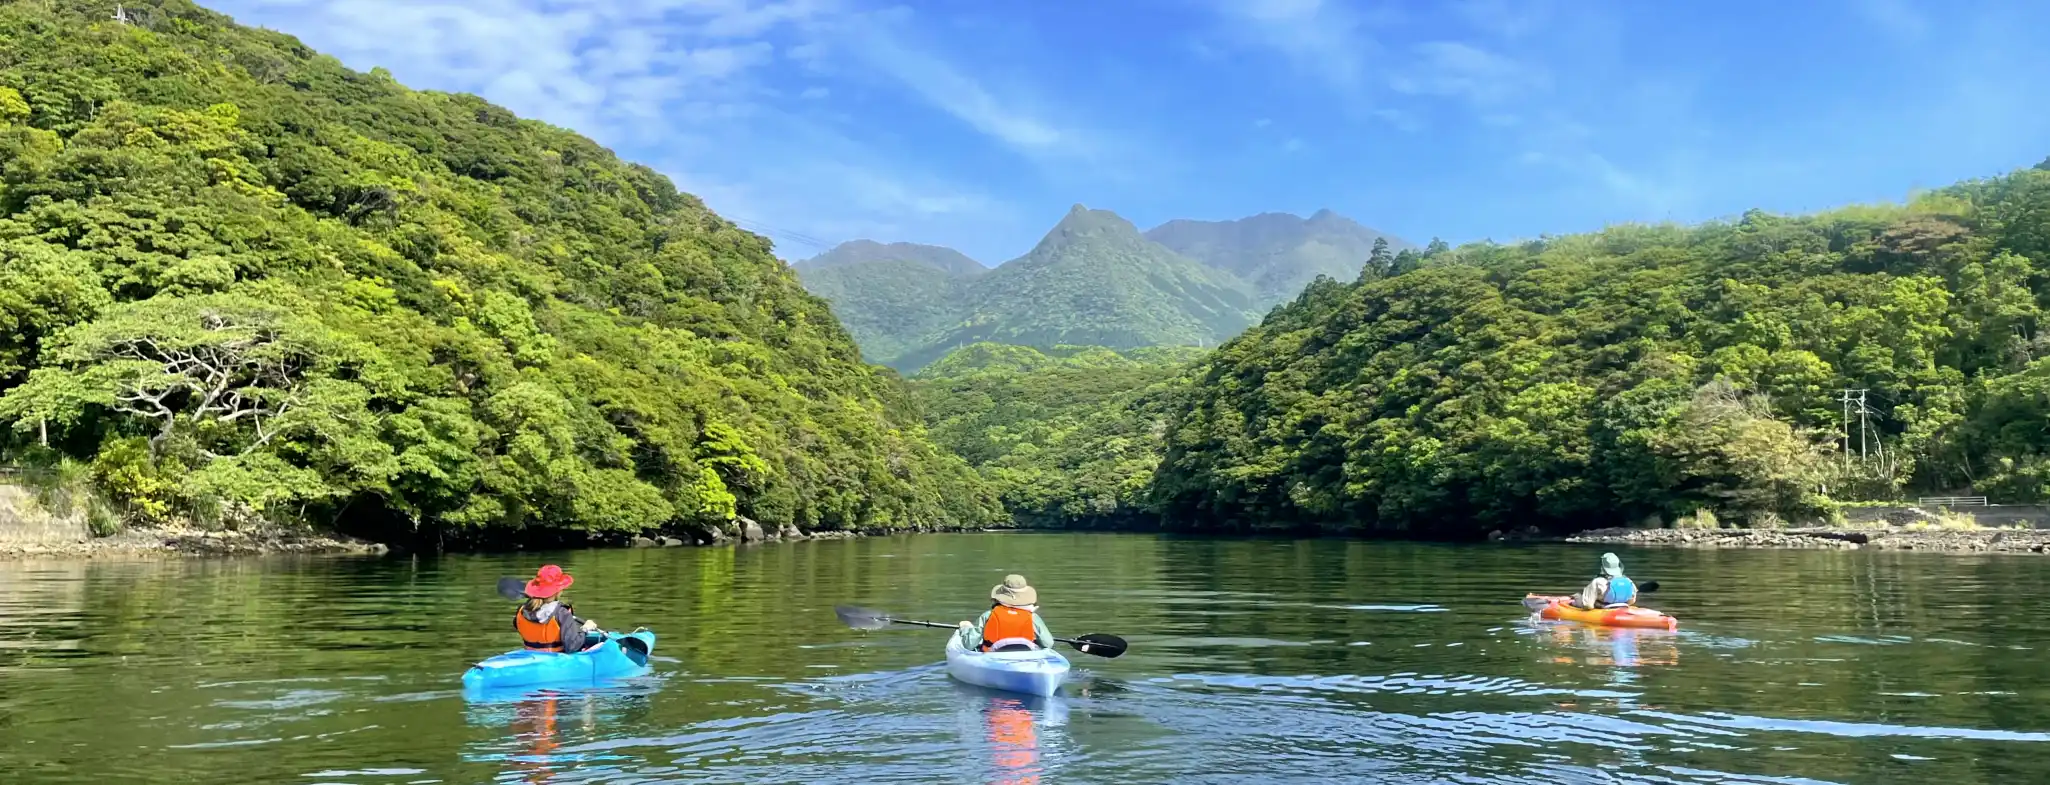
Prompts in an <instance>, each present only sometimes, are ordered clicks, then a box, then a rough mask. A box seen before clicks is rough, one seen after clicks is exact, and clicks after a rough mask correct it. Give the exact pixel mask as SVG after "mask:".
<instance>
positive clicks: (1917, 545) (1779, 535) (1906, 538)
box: [1560, 527, 2050, 553]
mask: <svg viewBox="0 0 2050 785" xmlns="http://www.w3.org/2000/svg"><path fill="white" fill-rule="evenodd" d="M1560 539H1562V540H1563V541H1565V542H1572V543H1592V544H1601V545H1632V546H1649V547H1676V548H1783V549H1839V550H1854V549H1860V548H1863V549H1869V550H1882V551H1935V552H1941V553H2050V530H2038V529H1939V528H1907V527H1885V528H1869V529H1855V528H1836V527H1830V528H1824V527H1815V528H1799V529H1595V530H1592V531H1585V532H1581V533H1579V534H1573V535H1568V536H1566V537H1563V538H1560Z"/></svg>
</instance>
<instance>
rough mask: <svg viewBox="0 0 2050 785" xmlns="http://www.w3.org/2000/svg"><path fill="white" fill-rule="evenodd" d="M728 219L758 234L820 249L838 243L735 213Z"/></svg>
mask: <svg viewBox="0 0 2050 785" xmlns="http://www.w3.org/2000/svg"><path fill="white" fill-rule="evenodd" d="M726 220H729V221H732V222H734V223H736V224H739V225H740V226H741V227H742V228H744V229H747V230H749V231H752V232H756V233H758V234H765V235H768V236H770V237H773V238H776V239H780V240H788V241H790V242H791V243H794V244H797V245H804V246H810V247H812V248H816V249H818V250H820V251H825V250H828V249H831V248H832V247H833V246H834V245H836V244H837V243H831V242H827V241H825V240H821V239H819V238H817V237H813V236H811V235H808V234H805V233H803V232H797V231H792V230H789V229H783V228H779V227H775V226H770V225H769V224H765V223H762V222H761V221H755V220H750V219H747V218H740V217H737V216H733V215H728V216H726Z"/></svg>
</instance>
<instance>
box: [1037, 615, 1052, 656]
mask: <svg viewBox="0 0 2050 785" xmlns="http://www.w3.org/2000/svg"><path fill="white" fill-rule="evenodd" d="M1032 634H1033V635H1034V636H1036V637H1038V638H1039V648H1042V649H1051V648H1053V642H1054V641H1053V633H1052V632H1050V631H1048V630H1047V629H1046V620H1045V619H1042V618H1040V617H1039V614H1037V613H1035V614H1032Z"/></svg>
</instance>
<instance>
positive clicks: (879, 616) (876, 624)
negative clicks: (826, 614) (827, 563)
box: [833, 605, 1128, 659]
mask: <svg viewBox="0 0 2050 785" xmlns="http://www.w3.org/2000/svg"><path fill="white" fill-rule="evenodd" d="M833 614H834V615H836V616H839V617H840V623H841V624H845V625H847V626H849V627H853V628H854V629H857V630H880V629H883V628H885V627H888V626H890V625H892V624H909V625H911V626H913V627H934V628H938V629H942V630H957V629H960V627H959V626H958V625H953V624H941V623H939V622H936V621H915V620H912V619H899V618H897V617H895V616H891V615H890V614H888V613H884V612H882V611H879V610H875V609H873V608H856V607H854V606H852V605H841V606H838V607H835V608H833ZM1054 640H1056V641H1060V642H1061V643H1065V644H1068V645H1069V646H1073V647H1075V651H1079V652H1081V653H1083V654H1093V655H1096V656H1098V657H1103V658H1105V659H1111V658H1115V657H1118V656H1121V655H1123V654H1124V653H1125V649H1126V648H1128V647H1127V646H1126V645H1125V639H1123V638H1120V637H1118V636H1116V635H1108V634H1105V633H1101V632H1093V633H1090V634H1088V635H1084V636H1082V637H1080V638H1055V639H1054Z"/></svg>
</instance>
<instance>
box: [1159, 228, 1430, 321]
mask: <svg viewBox="0 0 2050 785" xmlns="http://www.w3.org/2000/svg"><path fill="white" fill-rule="evenodd" d="M1146 237H1147V239H1150V240H1152V241H1154V242H1157V243H1160V244H1161V245H1164V246H1166V247H1168V248H1170V249H1172V250H1173V251H1174V252H1175V253H1178V254H1181V255H1183V256H1186V257H1189V258H1190V259H1194V260H1196V261H1198V262H1201V263H1203V264H1206V265H1209V266H1211V267H1215V268H1218V269H1220V270H1228V271H1230V272H1231V273H1232V274H1234V275H1237V276H1238V277H1240V278H1242V279H1244V280H1245V281H1246V282H1247V283H1250V284H1252V286H1253V292H1254V295H1255V296H1256V297H1257V298H1258V299H1259V301H1260V303H1261V304H1262V305H1272V304H1274V303H1279V302H1281V301H1284V300H1288V299H1290V298H1293V297H1295V296H1296V294H1297V293H1299V292H1301V291H1302V290H1303V287H1304V286H1308V285H1309V283H1310V282H1311V281H1314V280H1316V279H1317V276H1319V275H1328V276H1331V277H1332V278H1336V279H1338V280H1340V281H1351V280H1353V279H1355V278H1357V277H1358V276H1359V273H1360V265H1361V264H1362V263H1364V262H1365V261H1366V259H1367V255H1368V254H1369V253H1372V252H1373V248H1374V240H1375V239H1377V238H1386V239H1387V240H1388V250H1389V251H1390V252H1394V251H1400V250H1403V249H1405V248H1414V247H1415V246H1413V245H1411V244H1409V243H1408V242H1405V241H1404V240H1402V239H1401V238H1399V237H1395V236H1392V235H1388V234H1385V233H1382V232H1378V231H1375V230H1373V229H1369V228H1367V227H1365V226H1361V225H1360V224H1359V223H1357V222H1355V221H1353V220H1352V219H1350V218H1347V217H1345V216H1342V215H1339V214H1337V213H1334V212H1332V211H1330V210H1318V211H1317V213H1316V214H1315V215H1312V216H1310V217H1309V218H1298V217H1296V216H1294V215H1290V214H1288V213H1261V214H1259V215H1255V216H1253V217H1251V218H1241V219H1239V220H1236V221H1189V220H1174V221H1168V222H1167V223H1164V224H1161V225H1159V226H1156V227H1154V228H1153V229H1151V230H1149V231H1147V232H1146Z"/></svg>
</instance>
